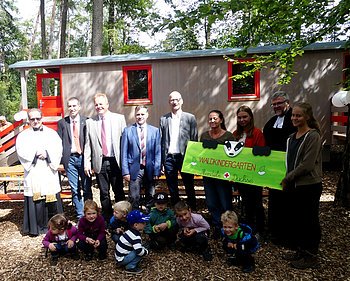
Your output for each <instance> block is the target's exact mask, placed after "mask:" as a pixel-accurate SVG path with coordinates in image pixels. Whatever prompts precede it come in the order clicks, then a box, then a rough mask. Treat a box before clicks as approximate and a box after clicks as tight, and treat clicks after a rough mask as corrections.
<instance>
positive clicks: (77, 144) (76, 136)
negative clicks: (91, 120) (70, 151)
mask: <svg viewBox="0 0 350 281" xmlns="http://www.w3.org/2000/svg"><path fill="white" fill-rule="evenodd" d="M76 123H77V121H73V140H74V144H75V148H76V149H77V153H79V154H81V147H80V141H79V134H78V128H77V126H76Z"/></svg>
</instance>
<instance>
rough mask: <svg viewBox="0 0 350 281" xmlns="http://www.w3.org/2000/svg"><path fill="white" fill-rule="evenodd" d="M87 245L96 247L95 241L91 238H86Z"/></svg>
mask: <svg viewBox="0 0 350 281" xmlns="http://www.w3.org/2000/svg"><path fill="white" fill-rule="evenodd" d="M85 241H86V243H88V244H90V245H94V244H95V240H94V239H92V238H90V237H86V240H85Z"/></svg>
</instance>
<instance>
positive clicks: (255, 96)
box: [228, 59, 260, 101]
mask: <svg viewBox="0 0 350 281" xmlns="http://www.w3.org/2000/svg"><path fill="white" fill-rule="evenodd" d="M253 60H254V59H239V60H238V61H242V62H243V61H253ZM232 66H233V63H232V62H228V77H229V79H228V101H255V100H259V99H260V71H258V70H257V71H255V73H254V92H253V93H244V94H234V93H233V84H234V83H235V82H236V81H233V80H232V79H231V78H230V77H232V76H233V75H235V74H236V73H233V67H232Z"/></svg>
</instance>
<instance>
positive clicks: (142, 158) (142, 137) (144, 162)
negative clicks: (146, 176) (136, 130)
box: [140, 126, 146, 166]
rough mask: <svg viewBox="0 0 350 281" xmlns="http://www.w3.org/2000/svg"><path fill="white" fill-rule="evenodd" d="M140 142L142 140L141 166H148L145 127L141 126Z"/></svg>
mask: <svg viewBox="0 0 350 281" xmlns="http://www.w3.org/2000/svg"><path fill="white" fill-rule="evenodd" d="M140 140H141V164H142V165H143V166H146V145H145V133H144V131H143V127H141V126H140Z"/></svg>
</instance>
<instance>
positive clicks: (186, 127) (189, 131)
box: [160, 91, 198, 210]
mask: <svg viewBox="0 0 350 281" xmlns="http://www.w3.org/2000/svg"><path fill="white" fill-rule="evenodd" d="M169 105H170V109H171V112H169V113H167V114H165V115H164V116H162V117H161V118H160V130H161V134H162V141H161V143H162V164H163V165H164V170H165V177H166V181H167V185H168V188H169V192H170V196H171V203H172V205H175V204H176V203H177V202H178V201H180V198H179V188H178V172H179V171H180V172H181V168H182V163H183V159H184V155H185V151H186V147H187V142H188V141H198V131H197V121H196V117H195V116H194V115H193V114H191V113H188V112H183V111H182V105H183V100H182V96H181V94H180V93H179V92H177V91H173V92H172V93H170V95H169ZM181 178H182V181H183V183H184V185H185V188H186V194H187V203H188V204H189V206H190V207H191V208H192V210H196V194H195V191H194V182H193V175H192V174H187V173H181Z"/></svg>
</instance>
